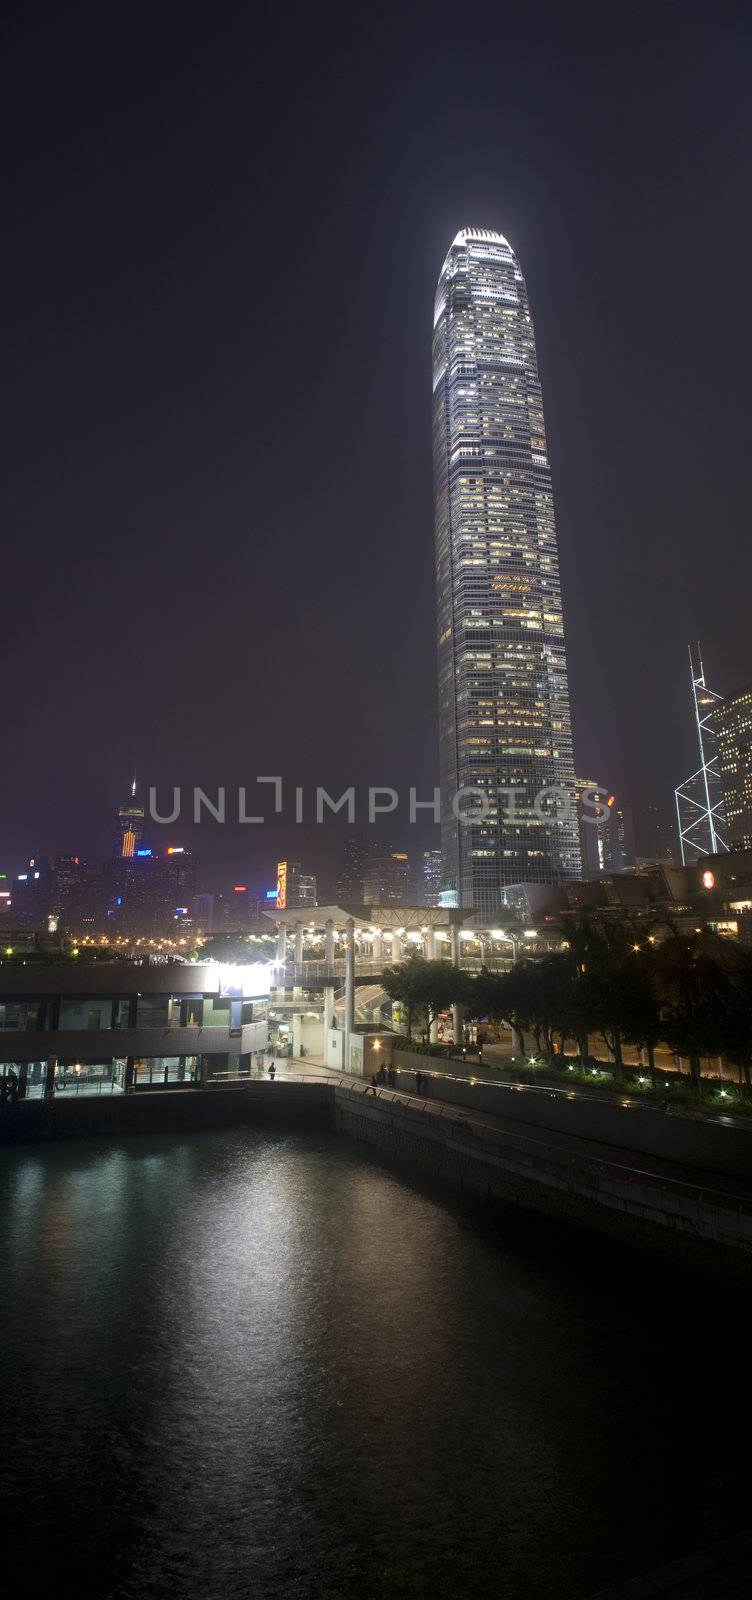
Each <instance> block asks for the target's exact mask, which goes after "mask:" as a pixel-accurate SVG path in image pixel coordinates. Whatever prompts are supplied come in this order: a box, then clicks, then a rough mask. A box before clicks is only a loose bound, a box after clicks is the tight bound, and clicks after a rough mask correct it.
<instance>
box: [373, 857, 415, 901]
mask: <svg viewBox="0 0 752 1600" xmlns="http://www.w3.org/2000/svg"><path fill="white" fill-rule="evenodd" d="M363 899H364V902H365V904H366V905H368V906H404V905H408V904H409V900H410V858H409V856H408V855H406V853H405V851H404V850H390V849H389V848H388V847H387V846H384V845H374V846H373V847H372V848H371V850H370V851H369V853H368V856H367V858H366V862H365V868H364V874H363Z"/></svg>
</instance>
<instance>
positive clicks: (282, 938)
mask: <svg viewBox="0 0 752 1600" xmlns="http://www.w3.org/2000/svg"><path fill="white" fill-rule="evenodd" d="M286 959H287V923H286V922H280V925H279V927H278V929H277V960H278V961H286Z"/></svg>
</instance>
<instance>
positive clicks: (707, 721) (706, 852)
mask: <svg viewBox="0 0 752 1600" xmlns="http://www.w3.org/2000/svg"><path fill="white" fill-rule="evenodd" d="M689 672H690V677H691V680H692V705H693V708H694V717H695V730H696V733H697V748H698V752H699V756H700V765H699V767H697V769H696V771H695V772H693V773H692V774H691V777H689V778H686V779H685V781H684V783H680V784H679V787H678V789H675V790H674V797H675V800H676V821H677V826H678V829H679V849H680V851H681V859H682V865H683V866H686V865H687V864H688V863H690V862H692V861H697V860H699V858H700V856H712V855H715V854H716V853H717V852H719V851H722V850H728V848H729V842H728V835H727V831H726V816H725V811H724V805H723V785H722V783H721V775H720V772H719V768H718V750H717V746H716V716H717V713H718V710H719V708H720V706H722V704H723V697H722V695H720V694H716V692H715V689H709V688H708V685H707V684H706V682H705V668H704V666H703V664H702V656H701V654H700V647H699V645H698V646H697V661H696V662H695V657H694V652H693V650H692V646H691V645H690V647H689Z"/></svg>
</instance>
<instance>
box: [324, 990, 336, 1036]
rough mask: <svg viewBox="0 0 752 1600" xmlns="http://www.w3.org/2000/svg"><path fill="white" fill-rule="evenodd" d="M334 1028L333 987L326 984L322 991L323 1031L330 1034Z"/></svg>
mask: <svg viewBox="0 0 752 1600" xmlns="http://www.w3.org/2000/svg"><path fill="white" fill-rule="evenodd" d="M333 1027H334V987H333V985H332V984H327V986H326V988H325V990H324V1030H325V1032H326V1033H331V1031H332V1028H333Z"/></svg>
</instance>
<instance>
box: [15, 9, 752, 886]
mask: <svg viewBox="0 0 752 1600" xmlns="http://www.w3.org/2000/svg"><path fill="white" fill-rule="evenodd" d="M424 21H425V19H421V18H419V17H418V16H417V15H416V16H412V15H411V17H410V18H409V19H407V20H405V19H403V21H402V24H401V28H400V32H399V41H398V42H397V40H396V38H395V39H391V37H390V36H388V30H386V31H385V32H384V34H383V35H379V36H378V38H375V39H374V40H370V39H368V40H367V39H366V37H365V35H363V36H360V35H359V34H358V33H357V30H354V31H352V30H349V29H344V30H338V31H337V33H336V37H334V38H333V39H330V40H329V42H328V46H327V58H326V64H325V71H326V81H327V83H328V84H329V85H330V92H328V93H327V94H326V95H325V96H324V97H322V102H321V105H320V108H319V109H320V114H319V116H318V117H317V118H314V119H313V121H312V120H311V119H310V117H309V116H308V115H307V112H306V109H305V108H306V105H307V96H308V92H309V90H308V85H309V82H310V66H309V59H313V60H317V59H318V52H319V51H320V38H319V34H318V30H316V29H315V28H314V27H313V23H312V22H309V24H308V25H306V27H305V28H304V29H303V33H302V35H301V37H300V38H299V40H298V44H297V46H296V49H295V51H294V52H292V55H291V52H290V48H289V41H288V40H286V39H285V40H284V41H282V40H281V38H278V37H277V34H278V27H279V24H278V22H275V21H274V19H267V21H266V22H265V24H264V26H263V27H261V28H260V29H259V27H257V26H256V25H255V24H254V26H253V27H252V26H251V20H250V18H248V17H245V16H241V15H239V14H238V15H237V16H236V17H234V18H232V20H230V21H227V22H226V25H225V24H222V23H220V22H219V20H218V19H216V18H211V17H209V16H208V15H206V16H202V17H191V18H185V17H182V18H181V20H180V25H179V27H172V26H170V25H168V26H167V27H166V30H165V33H164V35H160V37H159V38H153V37H150V39H149V49H148V51H147V52H146V53H145V52H144V48H143V46H144V40H143V38H142V35H141V32H140V29H139V28H138V26H137V24H136V22H135V20H132V21H130V22H129V23H128V25H127V26H124V28H123V30H122V36H121V38H120V41H119V48H118V52H117V59H116V60H115V59H114V58H113V56H112V52H111V49H110V46H109V41H108V39H107V31H106V25H105V22H104V19H99V20H95V21H94V22H93V23H91V25H88V26H87V27H84V26H83V24H82V23H81V21H80V19H76V18H75V17H71V18H68V20H67V24H66V26H63V25H62V21H61V20H60V19H57V20H54V21H53V22H52V23H51V24H50V26H49V28H42V27H40V26H39V21H38V18H34V17H31V16H28V17H26V16H23V15H21V14H15V15H14V16H13V17H12V18H11V19H9V23H8V30H7V34H6V51H5V55H6V61H7V62H8V63H13V62H15V63H16V68H17V70H15V71H12V72H9V80H8V84H7V93H6V96H5V99H4V102H3V108H2V113H1V114H2V116H3V117H4V118H5V120H6V127H5V132H6V142H7V144H8V147H9V148H10V149H12V150H13V151H14V154H15V158H16V166H15V172H16V178H15V181H14V184H13V186H12V190H11V193H10V194H9V197H8V211H7V218H6V221H7V231H8V236H9V238H10V240H11V241H12V247H11V248H10V249H9V251H8V252H7V253H6V256H5V259H4V262H3V269H2V270H3V278H4V291H5V292H4V295H3V306H4V315H5V317H6V319H7V321H8V329H7V339H6V370H7V383H6V412H7V415H6V416H5V419H4V438H5V441H6V450H5V457H6V468H5V474H4V478H3V483H2V486H1V494H2V508H3V516H4V527H5V529H6V532H7V536H8V542H9V546H10V548H9V557H8V563H7V566H6V572H5V576H6V589H7V595H8V603H7V606H6V611H5V615H4V618H3V637H4V644H5V647H6V652H7V656H8V661H9V664H10V670H11V671H12V672H14V673H15V671H16V670H18V681H19V692H18V694H17V695H13V696H11V697H10V700H9V704H8V708H7V720H6V730H5V737H6V745H7V748H8V749H9V750H12V751H13V753H14V772H13V783H12V784H11V785H6V786H5V787H4V790H3V796H2V806H1V807H0V827H1V828H2V837H1V839H0V851H1V853H2V855H3V856H5V857H6V858H7V859H11V858H13V859H15V860H20V859H21V858H22V856H23V855H24V854H25V853H26V852H27V851H28V850H29V849H32V850H33V849H35V848H39V849H41V847H42V843H43V842H44V843H45V844H46V847H47V848H48V849H49V850H50V851H51V852H56V851H58V850H59V851H61V852H64V851H66V850H67V851H74V850H75V849H76V848H77V847H79V846H80V845H81V841H82V839H83V841H84V845H83V847H84V848H86V847H88V848H90V849H94V848H96V849H97V850H98V852H101V853H104V851H105V849H106V847H107V839H106V838H104V837H102V838H101V842H97V843H96V844H95V843H94V841H96V838H97V832H98V830H99V829H100V828H101V827H102V826H103V824H102V821H101V819H103V818H106V816H107V815H108V810H109V807H110V806H111V804H112V803H113V802H114V800H115V798H116V796H117V795H118V794H119V792H120V789H121V784H122V775H123V774H127V776H128V777H130V775H131V773H132V771H133V768H134V766H135V767H136V769H137V770H138V771H139V772H140V773H143V774H147V773H148V774H149V776H150V778H151V780H152V781H153V782H154V783H156V784H158V785H159V787H160V788H161V789H169V787H170V786H171V785H172V784H174V783H182V784H184V785H188V784H189V783H192V782H199V783H202V784H203V785H204V786H205V787H207V788H210V787H211V785H212V784H216V782H217V781H218V777H220V778H221V781H224V782H227V783H228V784H231V783H240V782H243V781H244V780H245V778H246V775H247V774H248V772H249V770H250V771H251V772H253V771H257V770H262V771H270V772H277V771H281V772H283V773H284V774H285V776H286V777H287V778H288V779H289V781H290V782H291V783H293V784H294V783H295V782H296V781H304V782H308V781H311V780H313V781H314V782H315V781H317V780H318V779H319V778H320V779H321V781H322V782H326V783H327V785H328V786H329V787H330V788H332V789H334V788H335V786H339V789H340V790H341V788H342V787H344V786H345V784H347V783H348V782H350V781H352V780H353V779H355V780H356V781H358V782H361V783H367V782H369V781H374V782H379V781H382V782H383V781H388V782H392V783H394V784H395V785H396V786H397V787H400V788H405V787H406V786H407V785H408V784H409V783H414V784H415V785H416V786H417V787H418V788H419V789H420V790H421V791H422V792H423V793H425V792H427V791H428V790H429V788H430V785H431V783H432V782H433V780H434V776H435V773H436V745H437V717H436V704H435V700H436V693H435V644H434V597H433V593H432V585H431V579H430V570H429V569H430V562H431V550H432V540H433V528H432V507H431V488H430V483H431V439H430V414H429V412H428V410H427V406H426V396H427V393H428V386H429V384H430V311H429V310H428V308H429V307H430V303H431V297H432V295H433V291H434V287H435V282H436V277H437V274H438V271H439V268H440V265H441V262H442V260H443V257H444V254H445V252H446V247H447V243H448V241H449V240H451V239H452V238H453V237H454V234H455V233H456V231H457V229H458V228H459V227H461V226H462V225H463V222H464V221H465V220H466V219H471V220H472V219H473V218H479V219H481V220H486V221H487V222H488V223H489V225H491V226H494V227H498V228H499V229H500V231H501V232H502V233H503V234H504V236H505V237H507V238H509V239H511V240H513V242H514V245H515V250H516V251H517V253H518V254H519V257H520V260H521V261H522V262H523V265H524V270H525V275H526V279H527V283H528V288H529V293H530V299H531V303H532V305H533V308H534V313H535V322H536V335H537V341H538V351H539V358H540V361H541V368H542V372H541V376H542V382H543V387H544V393H545V399H546V422H547V428H548V434H549V439H550V449H551V459H552V469H553V474H554V482H555V487H556V496H557V518H558V524H559V534H560V541H561V558H562V580H563V588H564V593H565V596H566V601H567V638H568V668H569V678H570V690H571V695H572V703H573V706H574V729H573V731H574V740H575V751H576V756H577V765H578V767H579V768H580V770H582V771H583V772H586V773H587V772H597V773H600V774H602V775H603V776H604V777H607V779H608V781H609V783H610V784H611V785H612V786H613V788H614V790H615V791H616V792H617V793H619V794H621V795H625V796H627V797H628V799H629V801H630V803H631V804H632V805H633V807H634V808H635V810H637V811H639V810H640V809H641V808H642V807H644V806H645V805H646V804H647V803H650V802H651V801H652V800H653V799H654V798H657V799H659V800H660V798H661V797H664V800H665V804H667V805H668V806H670V804H671V800H670V797H671V794H672V791H673V788H674V786H675V784H676V782H677V779H678V778H679V777H680V776H681V774H682V773H683V772H685V771H687V772H688V771H690V770H691V769H692V761H693V754H694V752H693V747H692V729H691V727H689V726H687V724H686V719H685V717H684V707H685V668H684V659H685V646H686V641H687V639H691V638H695V637H697V636H699V637H701V638H702V640H703V645H704V650H705V655H706V659H707V661H708V663H709V666H710V665H711V664H712V678H713V682H714V683H715V684H716V685H717V686H718V688H719V690H720V691H721V692H724V691H727V690H730V689H731V688H733V687H734V686H736V685H738V684H741V683H743V682H745V681H747V680H748V679H749V676H750V673H749V661H748V654H747V646H746V631H745V611H744V607H745V595H746V591H747V588H748V586H749V582H750V579H752V570H750V557H749V555H748V551H747V546H746V544H745V543H744V542H743V541H741V542H740V541H739V540H738V529H739V527H740V526H742V525H743V520H744V514H745V505H746V499H745V495H746V489H745V478H744V460H745V450H746V435H745V424H744V415H745V390H744V374H745V373H746V370H747V360H746V352H747V349H748V344H749V328H748V318H747V316H746V305H747V292H746V284H747V281H748V277H749V268H750V263H751V261H752V230H751V227H750V220H749V217H748V215H747V211H746V208H745V207H743V206H740V205H739V203H738V196H739V194H740V193H743V192H744V183H745V181H746V169H745V157H744V151H745V141H744V138H743V137H742V136H740V135H741V134H742V132H743V130H742V129H741V128H740V122H742V121H743V119H744V117H745V115H746V110H745V105H746V102H745V98H744V91H745V87H746V84H745V74H744V63H745V45H746V42H747V41H746V35H747V26H748V24H747V23H746V22H745V20H744V19H743V18H741V17H740V16H739V15H737V16H733V15H729V16H728V17H727V18H726V23H725V26H724V27H719V26H718V25H717V23H716V21H715V20H714V19H712V18H710V17H709V16H703V13H702V11H699V10H698V11H697V12H693V26H692V27H687V28H683V29H677V30H672V29H671V28H670V27H669V26H668V24H667V23H666V22H665V19H662V18H661V17H659V16H656V17H654V18H652V19H651V20H650V23H649V25H648V26H647V28H646V29H645V28H639V29H638V28H637V27H635V28H634V29H633V30H632V32H631V33H630V32H629V30H627V34H626V36H625V31H624V29H623V28H621V27H617V24H616V19H611V18H600V19H599V25H598V29H597V34H594V33H593V32H592V30H590V29H589V28H585V27H584V24H583V25H582V27H580V26H579V24H578V25H576V26H572V23H571V19H568V18H566V17H564V16H563V15H557V14H556V12H555V11H554V10H553V8H552V10H551V12H550V13H547V15H546V25H545V26H544V27H541V26H540V25H539V23H538V22H537V21H536V20H535V19H534V18H533V17H532V16H530V17H527V16H522V15H517V14H515V16H514V17H513V18H510V17H509V16H504V17H503V18H502V16H501V15H500V14H495V13H490V12H489V14H488V16H487V17H486V19H485V21H486V47H484V49H483V51H482V52H479V51H478V50H477V46H476V44H475V42H474V41H472V40H471V38H470V35H469V33H467V32H463V31H462V30H460V31H459V33H457V35H456V36H455V35H454V34H452V36H451V40H450V37H449V36H447V37H444V36H443V34H442V32H441V29H439V30H437V29H436V27H435V25H434V24H431V25H430V26H429V27H428V28H427V31H425V29H424ZM427 37H430V40H431V43H430V59H431V68H430V71H429V70H428V69H427V66H426V65H424V66H423V67H421V68H419V67H418V66H417V63H418V62H421V63H424V64H425V63H426V39H427ZM395 50H396V53H397V54H396V59H397V60H399V61H404V62H405V64H406V71H405V72H404V74H402V73H400V72H397V73H396V74H395V70H394V69H395ZM499 50H500V51H501V52H502V53H503V56H504V59H505V60H517V61H519V63H520V71H519V73H517V72H512V73H505V74H504V77H503V85H502V78H501V77H500V74H499V70H498V53H499ZM283 57H284V59H285V60H286V62H287V67H286V72H287V74H288V81H286V87H285V105H286V114H285V117H284V119H280V118H279V99H278V97H277V96H276V94H275V92H274V90H273V88H272V84H273V75H272V76H271V77H269V76H268V75H267V74H266V73H265V72H262V71H261V68H260V63H261V62H262V61H263V60H277V59H282V58H283ZM669 58H670V62H671V69H672V70H671V71H670V73H667V72H666V71H665V64H666V61H667V59H669ZM410 63H415V65H414V66H410V65H409V64H410ZM144 75H145V80H146V81H145V83H144V92H143V94H141V95H135V96H134V94H133V92H132V86H133V84H134V82H141V81H142V77H143V76H144ZM533 79H534V81H535V83H536V93H535V94H531V93H530V92H529V85H530V83H531V82H532V81H533ZM71 81H75V82H76V83H77V84H78V86H79V90H78V93H77V95H76V96H73V97H71V95H70V93H69V91H68V88H67V85H68V84H69V83H70V82H71ZM30 82H33V86H34V89H33V94H32V95H31V97H30V94H29V84H30ZM698 82H701V84H702V94H701V95H699V94H698V93H697V84H698ZM460 84H469V85H472V93H471V94H469V95H468V96H463V97H462V101H461V103H462V122H461V124H457V123H455V122H454V121H453V120H452V118H451V117H450V116H447V115H446V112H445V109H440V108H446V107H447V106H452V105H454V104H455V98H454V97H455V96H456V95H457V93H458V86H459V85H460ZM249 91H250V92H249ZM387 104H388V105H389V108H390V109H389V115H388V116H386V115H385V110H384V108H385V106H386V105H387ZM32 105H33V113H32V112H31V110H30V107H31V106H32ZM270 125H274V126H275V127H276V128H277V133H276V135H275V141H276V142H275V166H274V171H273V173H272V171H271V169H267V168H265V167H264V166H263V165H262V164H260V163H259V162H258V161H257V160H256V159H255V157H254V155H253V152H255V151H256V150H257V149H259V148H262V147H263V144H264V140H265V139H266V137H267V135H268V129H269V126H270ZM345 127H347V128H353V129H356V130H359V134H358V137H359V138H360V139H361V141H362V147H361V146H359V145H358V144H357V141H356V144H355V145H353V144H352V143H351V142H350V141H349V140H348V141H346V154H345V156H344V158H343V128H345ZM552 127H555V129H556V134H555V137H552V134H551V129H552ZM166 128H168V129H169V130H170V131H169V138H168V139H165V129H166ZM89 148H91V149H96V150H98V151H99V152H100V160H101V166H98V165H97V164H96V163H93V162H91V161H89V160H88V158H87V155H86V152H87V151H88V150H89ZM178 153H179V157H178ZM364 164H365V166H367V168H368V172H369V182H368V185H367V186H364V185H363V183H362V182H361V174H362V170H363V165H364ZM177 170H179V172H180V175H181V176H180V181H179V182H177V183H176V181H175V174H176V171H177ZM438 172H440V173H441V175H442V176H441V182H440V183H437V181H436V174H437V173H438ZM322 174H325V178H322ZM711 175H712V181H711ZM335 239H336V251H337V270H336V271H332V249H333V241H334V240H335ZM711 254H712V260H713V263H714V271H717V273H718V274H719V281H720V282H721V283H722V292H721V293H718V294H714V295H713V296H712V297H711V298H710V299H709V298H708V295H707V273H708V262H709V259H710V256H711ZM647 262H649V264H650V269H649V271H648V270H646V263H647ZM699 306H702V307H703V335H702V338H701V339H698V338H697V337H696V326H697V317H698V307H699ZM323 326H325V327H326V329H327V337H326V345H325V351H324V347H322V342H321V333H320V330H321V328H322V327H323ZM709 394H712V395H713V396H714V397H716V398H715V399H714V401H713V404H708V403H707V396H708V395H709ZM718 397H722V398H718ZM719 461H723V464H724V465H723V472H722V474H720V475H719V473H718V471H717V467H716V465H715V464H716V463H718V462H719ZM711 533H712V553H713V560H712V562H709V560H708V550H709V548H710V546H709V537H710V535H711ZM282 553H284V561H281V559H280V557H281V555H282ZM288 626H289V628H290V629H291V630H292V631H291V635H290V637H289V638H288V637H287V632H286V630H287V628H288ZM311 683H314V684H315V690H316V699H317V710H316V715H311V714H310V710H309V707H308V704H307V691H308V690H309V685H310V684H311ZM376 705H378V707H379V713H378V715H375V714H369V713H368V711H367V710H366V711H364V708H369V707H370V708H374V707H375V706H376ZM322 730H325V731H323V732H322ZM257 752H260V753H262V755H263V765H259V764H258V763H257V761H256V760H255V759H254V757H255V755H256V753H257ZM90 840H91V841H92V844H89V841H90ZM425 842H426V844H427V845H428V844H429V843H430V840H426V841H425ZM239 843H240V840H239V838H238V837H236V838H235V839H234V840H231V839H230V838H229V830H225V831H224V833H221V832H220V831H219V830H215V831H214V832H213V833H212V834H211V836H209V833H208V831H207V835H206V838H205V841H203V842H202V845H201V854H202V857H203V858H204V859H207V860H208V854H207V853H208V852H211V855H212V858H213V860H214V861H215V862H216V865H217V869H218V870H222V871H227V872H229V871H230V870H231V862H232V861H233V860H234V859H235V857H236V855H237V851H238V844H239ZM271 846H272V847H271V851H270V854H272V855H275V854H277V853H278V851H280V849H282V848H284V847H285V846H284V841H283V840H282V839H278V840H277V839H275V840H274V841H271ZM303 853H306V852H305V849H303Z"/></svg>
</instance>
